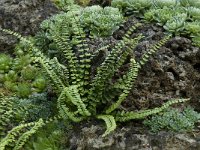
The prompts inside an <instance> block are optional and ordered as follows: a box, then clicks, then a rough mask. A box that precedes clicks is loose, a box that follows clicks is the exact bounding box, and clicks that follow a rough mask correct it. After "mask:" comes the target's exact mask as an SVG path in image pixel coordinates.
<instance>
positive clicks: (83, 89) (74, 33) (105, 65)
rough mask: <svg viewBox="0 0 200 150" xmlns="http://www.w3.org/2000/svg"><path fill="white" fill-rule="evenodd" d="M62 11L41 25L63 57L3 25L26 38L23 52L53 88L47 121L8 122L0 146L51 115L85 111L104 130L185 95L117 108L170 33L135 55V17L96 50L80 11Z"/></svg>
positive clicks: (81, 115) (78, 115)
mask: <svg viewBox="0 0 200 150" xmlns="http://www.w3.org/2000/svg"><path fill="white" fill-rule="evenodd" d="M75 14H76V15H75ZM65 15H66V14H62V15H58V16H56V17H54V18H53V19H52V18H51V19H50V21H46V24H45V22H44V23H43V26H46V27H45V28H46V30H48V29H49V26H51V28H50V32H49V31H47V32H48V34H50V37H51V42H53V43H54V44H55V45H56V46H55V48H56V49H57V50H58V51H60V52H61V53H62V55H63V57H62V58H63V59H65V61H62V60H60V59H57V58H56V57H54V58H53V59H50V58H48V57H47V56H45V55H44V54H43V53H42V52H41V50H40V47H39V46H36V45H35V43H34V41H32V40H29V39H27V38H24V37H22V36H21V35H19V34H17V33H15V32H12V31H10V30H5V29H3V31H4V32H7V33H9V34H12V35H14V36H16V37H18V38H19V39H20V40H21V41H22V42H25V43H27V45H28V46H27V49H28V50H27V51H26V52H27V53H28V54H29V55H30V56H31V58H32V60H33V62H34V63H35V64H36V65H40V66H41V67H42V69H43V70H44V72H45V73H46V75H47V76H48V78H49V80H50V81H49V83H51V86H52V87H53V88H54V90H55V91H56V92H55V94H56V97H57V101H56V104H57V115H56V116H57V117H55V118H52V119H50V120H49V121H46V122H45V121H40V123H38V124H37V122H33V123H26V124H21V125H19V126H17V127H15V128H13V130H11V132H9V133H8V135H7V136H6V137H5V138H4V139H3V140H2V142H1V146H2V147H5V146H6V145H9V143H11V142H15V143H17V145H16V146H17V147H16V148H20V147H22V146H23V145H24V143H25V141H26V140H27V139H28V138H29V137H30V136H31V135H32V134H33V133H35V132H36V131H37V130H38V128H39V127H41V126H43V125H45V124H46V123H48V122H51V121H54V120H56V119H63V120H72V121H73V122H80V121H82V120H84V119H88V118H90V117H95V118H98V119H103V120H104V121H105V123H106V126H107V130H106V131H105V133H104V134H103V136H106V135H107V134H109V133H110V132H111V131H113V130H114V129H115V128H116V121H127V120H131V119H140V118H144V117H146V116H149V115H152V114H155V113H158V112H160V111H162V110H164V109H165V108H167V107H169V106H170V105H172V104H174V103H178V102H183V101H186V99H180V100H173V101H169V102H167V103H166V104H164V105H163V106H161V107H160V108H155V109H148V110H144V111H139V112H124V111H120V105H121V103H122V102H123V101H125V100H126V98H127V96H128V94H129V92H130V90H131V89H132V87H133V84H134V81H135V80H136V78H137V76H138V72H139V70H140V69H141V67H142V66H143V65H144V64H145V63H146V62H147V61H148V59H149V57H150V56H152V55H153V54H154V53H155V52H156V51H157V50H158V49H159V48H160V47H161V46H163V45H164V44H165V42H166V41H167V40H169V38H170V37H171V35H166V36H165V37H164V38H163V39H162V40H160V41H159V42H158V43H156V44H154V45H152V47H151V48H150V49H149V50H147V51H146V52H145V53H144V54H143V55H142V57H141V58H140V59H139V60H138V61H136V60H135V58H134V56H133V55H132V51H133V49H134V48H135V47H136V46H137V45H138V43H139V41H140V40H141V39H142V38H143V36H142V35H141V34H139V35H137V36H135V37H132V33H133V32H134V30H135V29H136V28H137V27H138V26H141V24H140V23H136V24H134V25H133V26H132V27H131V28H130V29H129V30H128V31H127V32H126V33H125V34H124V36H123V38H122V39H121V40H119V41H117V42H116V43H115V44H114V45H112V44H108V45H106V46H104V47H102V48H100V49H98V50H96V51H92V50H90V48H89V45H88V41H87V40H95V38H91V37H88V36H87V34H86V33H85V31H84V28H83V27H81V25H80V24H79V23H77V22H78V21H79V17H78V15H80V12H77V11H75V10H73V11H70V12H69V13H67V15H69V16H70V17H71V18H70V21H71V22H69V20H66V19H68V17H69V16H68V17H67V16H65ZM52 20H53V21H52ZM71 25H73V27H72V26H71ZM86 39H87V40H86ZM51 44H52V43H51ZM101 50H105V51H107V53H108V55H107V56H106V58H105V59H104V60H103V62H102V63H101V64H100V65H99V66H98V67H97V68H95V70H96V71H94V73H95V75H93V74H92V72H91V67H92V66H91V62H92V61H93V60H94V58H95V55H96V54H97V53H99V52H100V51H101ZM125 62H129V70H127V71H126V72H125V73H124V75H123V76H120V77H119V79H117V80H115V81H113V78H114V77H115V74H116V72H117V71H119V70H120V68H121V67H122V66H123V65H124V63H125ZM93 76H94V77H93ZM105 97H107V98H105ZM104 98H105V99H104ZM109 98H110V99H109ZM25 126H28V127H30V129H29V131H26V132H25V133H24V134H20V135H19V133H20V132H21V131H22V130H23V129H24V127H25ZM16 136H19V139H18V141H16V140H15V138H16Z"/></svg>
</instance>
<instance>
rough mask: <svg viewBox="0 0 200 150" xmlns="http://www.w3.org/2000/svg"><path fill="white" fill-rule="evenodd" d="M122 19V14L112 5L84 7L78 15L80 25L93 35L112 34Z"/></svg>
mask: <svg viewBox="0 0 200 150" xmlns="http://www.w3.org/2000/svg"><path fill="white" fill-rule="evenodd" d="M122 21H123V16H122V15H121V13H120V12H119V10H118V9H117V8H113V7H105V8H102V7H100V6H91V7H86V8H85V9H84V10H83V12H82V14H81V16H80V23H81V25H82V26H83V27H84V28H87V29H88V30H90V32H91V34H92V35H95V36H108V35H112V33H113V32H114V31H116V30H117V29H118V28H119V25H120V24H121V23H122Z"/></svg>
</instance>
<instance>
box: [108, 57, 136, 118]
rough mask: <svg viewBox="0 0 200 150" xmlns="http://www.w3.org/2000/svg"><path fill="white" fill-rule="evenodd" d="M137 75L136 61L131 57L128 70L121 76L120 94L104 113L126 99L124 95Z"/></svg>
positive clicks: (109, 111) (127, 92)
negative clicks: (121, 88) (121, 90)
mask: <svg viewBox="0 0 200 150" xmlns="http://www.w3.org/2000/svg"><path fill="white" fill-rule="evenodd" d="M137 75H138V64H137V63H136V61H135V59H131V64H130V70H129V71H128V72H127V74H126V75H124V76H123V77H124V78H123V79H122V80H123V81H124V83H123V85H122V86H123V92H122V94H121V95H120V96H119V98H118V100H117V102H115V103H114V104H112V105H111V106H110V107H109V108H108V109H107V110H106V114H109V113H111V112H112V111H113V110H115V109H116V108H118V107H119V105H120V104H121V103H122V102H123V101H124V100H125V99H126V97H127V96H128V94H129V92H130V90H131V88H132V86H133V82H134V81H135V79H136V77H137Z"/></svg>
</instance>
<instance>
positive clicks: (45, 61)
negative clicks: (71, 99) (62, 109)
mask: <svg viewBox="0 0 200 150" xmlns="http://www.w3.org/2000/svg"><path fill="white" fill-rule="evenodd" d="M2 31H4V32H6V33H8V34H11V35H14V36H16V37H17V38H19V39H20V40H21V41H23V42H25V43H27V44H28V45H29V46H30V48H29V54H30V55H31V57H32V58H33V61H34V62H38V63H40V64H41V66H42V67H43V68H44V70H45V72H46V73H47V75H48V76H49V77H50V79H51V80H52V81H53V83H54V85H55V86H56V87H57V89H58V91H62V89H63V88H64V84H63V82H62V81H61V80H60V78H59V77H58V76H57V75H56V73H55V72H54V70H53V69H52V67H51V66H50V65H49V64H50V62H51V60H50V59H49V58H47V57H46V56H44V54H43V53H42V52H41V51H40V50H39V49H37V48H36V47H35V46H34V45H33V43H32V42H31V41H29V40H27V39H26V38H24V37H22V36H21V35H20V34H18V33H15V32H13V31H10V30H7V29H2Z"/></svg>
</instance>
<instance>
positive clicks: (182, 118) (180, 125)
mask: <svg viewBox="0 0 200 150" xmlns="http://www.w3.org/2000/svg"><path fill="white" fill-rule="evenodd" d="M199 119H200V114H199V113H197V112H196V111H194V110H193V109H192V108H191V107H187V108H185V109H184V110H182V111H180V110H178V109H168V110H167V111H165V112H163V113H162V114H158V115H155V116H153V117H151V119H148V120H145V121H144V124H145V125H146V126H149V127H150V129H151V131H152V132H158V131H160V130H163V129H164V130H170V131H174V132H187V131H192V130H193V129H194V125H195V123H196V122H198V120H199Z"/></svg>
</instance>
